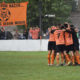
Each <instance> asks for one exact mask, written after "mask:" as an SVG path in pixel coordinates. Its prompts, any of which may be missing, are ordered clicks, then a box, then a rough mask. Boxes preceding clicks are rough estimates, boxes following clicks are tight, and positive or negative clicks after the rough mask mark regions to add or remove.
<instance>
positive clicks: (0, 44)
mask: <svg viewBox="0 0 80 80" xmlns="http://www.w3.org/2000/svg"><path fill="white" fill-rule="evenodd" d="M79 42H80V40H79ZM47 47H48V40H45V39H43V40H0V51H47Z"/></svg>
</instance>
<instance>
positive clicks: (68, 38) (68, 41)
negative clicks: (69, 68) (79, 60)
mask: <svg viewBox="0 0 80 80" xmlns="http://www.w3.org/2000/svg"><path fill="white" fill-rule="evenodd" d="M65 25H66V26H67V28H66V31H65V45H66V51H67V52H70V54H71V60H72V65H75V61H74V60H75V59H74V52H73V51H74V46H73V38H72V34H71V28H70V25H69V24H65Z"/></svg>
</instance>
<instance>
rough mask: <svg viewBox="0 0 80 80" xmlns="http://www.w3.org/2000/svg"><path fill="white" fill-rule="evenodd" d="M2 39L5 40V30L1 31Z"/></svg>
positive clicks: (0, 36) (0, 37)
mask: <svg viewBox="0 0 80 80" xmlns="http://www.w3.org/2000/svg"><path fill="white" fill-rule="evenodd" d="M0 39H5V30H4V29H3V28H1V30H0Z"/></svg>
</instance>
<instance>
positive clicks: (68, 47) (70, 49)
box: [66, 45, 74, 52]
mask: <svg viewBox="0 0 80 80" xmlns="http://www.w3.org/2000/svg"><path fill="white" fill-rule="evenodd" d="M66 51H67V52H69V51H74V45H68V46H66Z"/></svg>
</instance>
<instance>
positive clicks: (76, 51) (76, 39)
mask: <svg viewBox="0 0 80 80" xmlns="http://www.w3.org/2000/svg"><path fill="white" fill-rule="evenodd" d="M70 27H71V31H72V38H73V43H74V51H75V60H76V63H77V64H78V65H80V59H79V58H80V57H79V40H78V37H77V32H78V30H77V29H76V28H74V26H73V25H71V26H70Z"/></svg>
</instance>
